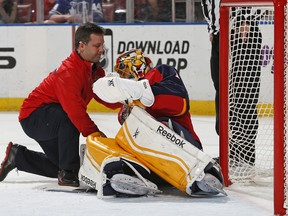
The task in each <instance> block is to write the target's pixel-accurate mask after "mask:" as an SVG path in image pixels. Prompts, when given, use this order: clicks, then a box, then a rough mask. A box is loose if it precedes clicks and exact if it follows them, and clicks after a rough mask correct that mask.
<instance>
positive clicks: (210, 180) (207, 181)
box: [196, 173, 228, 196]
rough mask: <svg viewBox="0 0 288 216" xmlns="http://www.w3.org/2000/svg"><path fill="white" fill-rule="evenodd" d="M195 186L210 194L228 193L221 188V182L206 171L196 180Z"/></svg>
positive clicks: (225, 194)
mask: <svg viewBox="0 0 288 216" xmlns="http://www.w3.org/2000/svg"><path fill="white" fill-rule="evenodd" d="M196 184H197V186H198V187H199V188H200V190H202V191H204V192H207V193H211V195H217V194H219V193H220V194H223V195H224V196H228V194H227V193H226V192H225V191H224V190H223V185H222V183H221V182H220V181H219V180H218V179H217V178H216V177H215V176H213V175H211V174H209V173H206V174H205V176H204V178H203V179H202V180H201V181H196Z"/></svg>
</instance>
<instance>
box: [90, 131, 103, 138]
mask: <svg viewBox="0 0 288 216" xmlns="http://www.w3.org/2000/svg"><path fill="white" fill-rule="evenodd" d="M91 136H93V137H105V138H106V137H107V136H106V135H105V134H104V133H103V132H102V131H97V132H94V133H92V134H91Z"/></svg>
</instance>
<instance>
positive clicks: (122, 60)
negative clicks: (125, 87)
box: [114, 49, 153, 80]
mask: <svg viewBox="0 0 288 216" xmlns="http://www.w3.org/2000/svg"><path fill="white" fill-rule="evenodd" d="M152 67H153V64H152V61H151V59H150V58H149V57H147V56H144V54H143V52H142V51H141V50H140V49H131V50H129V51H126V52H124V53H122V54H121V55H119V57H118V58H117V59H116V65H115V66H114V70H115V71H116V72H117V73H118V74H119V75H120V77H123V78H128V79H135V80H138V79H140V78H143V77H144V76H145V74H146V73H147V72H148V71H149V70H151V68H152Z"/></svg>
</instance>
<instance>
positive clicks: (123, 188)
mask: <svg viewBox="0 0 288 216" xmlns="http://www.w3.org/2000/svg"><path fill="white" fill-rule="evenodd" d="M110 184H111V187H112V188H113V189H114V190H115V191H117V192H119V193H120V194H125V195H134V196H145V195H155V194H157V193H161V191H160V190H158V189H157V185H156V184H154V183H153V182H151V181H149V180H147V179H139V178H137V177H136V176H130V175H126V174H115V175H114V176H113V177H112V178H111V179H110Z"/></svg>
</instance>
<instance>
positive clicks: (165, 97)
mask: <svg viewBox="0 0 288 216" xmlns="http://www.w3.org/2000/svg"><path fill="white" fill-rule="evenodd" d="M143 79H147V80H148V81H149V84H150V86H151V89H152V92H153V94H154V97H155V101H154V104H153V105H152V106H151V107H146V111H147V112H148V113H149V114H150V115H152V116H153V117H154V118H155V119H158V120H160V121H161V120H162V119H163V118H167V117H168V118H170V119H171V120H172V121H173V122H176V124H179V125H181V126H182V127H184V128H185V129H186V130H188V131H189V133H190V134H191V135H192V137H193V138H192V139H194V140H195V141H196V142H197V145H196V146H198V148H200V149H202V145H201V142H200V139H199V137H198V136H197V134H196V133H195V131H194V128H193V124H192V120H191V115H190V113H189V109H190V106H189V96H188V92H187V90H186V88H185V85H184V83H183V81H182V79H181V77H180V75H179V73H178V71H177V70H176V69H175V68H174V67H172V66H169V65H165V64H162V65H158V66H156V67H154V68H153V69H151V70H150V71H149V72H148V73H147V74H146V75H145V76H144V78H143Z"/></svg>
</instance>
